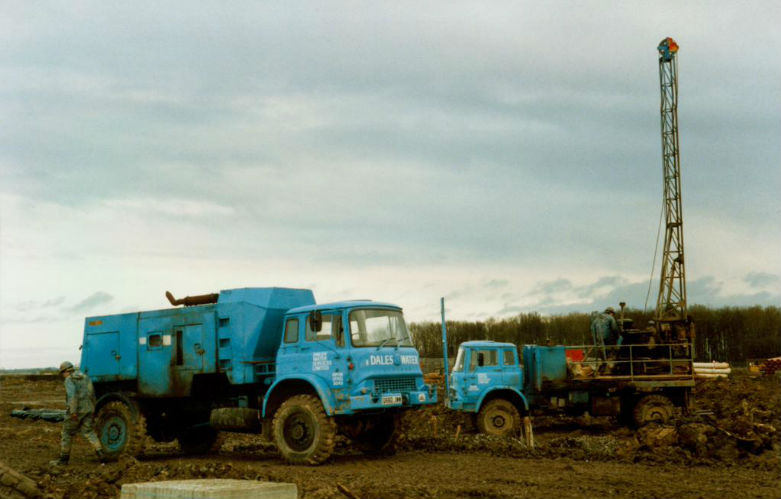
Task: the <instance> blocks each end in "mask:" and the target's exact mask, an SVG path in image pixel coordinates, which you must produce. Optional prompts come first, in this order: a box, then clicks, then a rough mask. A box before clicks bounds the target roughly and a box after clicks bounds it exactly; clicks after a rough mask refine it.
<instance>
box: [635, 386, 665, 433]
mask: <svg viewBox="0 0 781 499" xmlns="http://www.w3.org/2000/svg"><path fill="white" fill-rule="evenodd" d="M673 409H674V406H673V403H672V402H671V401H670V399H669V398H667V397H665V396H664V395H659V394H653V395H646V396H645V397H643V398H641V399H640V400H638V401H637V404H636V405H635V409H634V411H633V412H632V419H633V420H634V423H635V424H636V425H637V426H643V425H644V424H648V423H659V424H667V423H668V422H669V421H670V419H672V417H673Z"/></svg>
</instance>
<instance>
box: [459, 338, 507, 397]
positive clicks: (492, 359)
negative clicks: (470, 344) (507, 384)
mask: <svg viewBox="0 0 781 499" xmlns="http://www.w3.org/2000/svg"><path fill="white" fill-rule="evenodd" d="M470 354H471V355H470V356H469V367H468V368H467V375H466V376H465V380H466V386H467V394H468V397H470V398H471V397H472V396H474V397H478V396H479V395H480V394H481V393H483V392H484V391H485V390H486V389H487V388H490V387H491V386H495V385H501V384H502V383H503V381H502V368H501V367H500V366H499V350H498V349H496V348H476V349H474V350H472V351H471V352H470Z"/></svg>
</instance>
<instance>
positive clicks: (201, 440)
mask: <svg viewBox="0 0 781 499" xmlns="http://www.w3.org/2000/svg"><path fill="white" fill-rule="evenodd" d="M220 437H221V434H220V432H219V431H217V430H215V429H214V428H212V427H211V426H203V427H201V428H195V429H191V430H186V431H184V432H183V433H182V434H181V435H179V436H178V437H177V440H178V441H179V449H180V450H181V451H182V452H184V453H185V454H209V453H214V452H217V451H218V450H220V447H222V438H220Z"/></svg>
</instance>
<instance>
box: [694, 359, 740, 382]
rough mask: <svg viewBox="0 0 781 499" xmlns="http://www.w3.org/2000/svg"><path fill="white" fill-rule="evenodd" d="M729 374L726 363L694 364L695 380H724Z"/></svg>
mask: <svg viewBox="0 0 781 499" xmlns="http://www.w3.org/2000/svg"><path fill="white" fill-rule="evenodd" d="M731 372H732V369H730V367H729V363H727V362H716V361H715V360H714V361H713V362H694V377H695V378H703V379H707V378H726V377H727V376H728V375H729V374H730V373H731Z"/></svg>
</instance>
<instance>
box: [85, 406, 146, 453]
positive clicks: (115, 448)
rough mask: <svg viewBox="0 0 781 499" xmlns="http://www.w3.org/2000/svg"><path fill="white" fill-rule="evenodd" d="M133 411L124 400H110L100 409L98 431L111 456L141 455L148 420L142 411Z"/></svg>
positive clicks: (97, 418) (105, 450) (97, 423)
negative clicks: (134, 413) (134, 412)
mask: <svg viewBox="0 0 781 499" xmlns="http://www.w3.org/2000/svg"><path fill="white" fill-rule="evenodd" d="M136 414H137V415H136V416H134V415H133V411H132V410H131V409H130V407H128V406H127V404H125V403H124V402H121V401H118V400H117V401H114V402H109V403H107V404H106V405H104V406H103V407H101V408H100V410H98V414H97V417H96V418H95V419H96V424H95V428H96V430H97V431H96V433H97V434H98V439H99V440H100V443H101V444H102V445H103V452H104V453H105V454H106V456H107V457H109V458H116V457H117V456H119V455H120V454H127V455H129V456H133V457H136V456H140V455H141V454H142V453H143V452H144V443H145V440H146V420H145V419H144V415H143V414H141V412H140V411H136Z"/></svg>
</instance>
